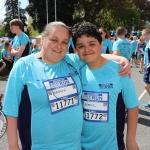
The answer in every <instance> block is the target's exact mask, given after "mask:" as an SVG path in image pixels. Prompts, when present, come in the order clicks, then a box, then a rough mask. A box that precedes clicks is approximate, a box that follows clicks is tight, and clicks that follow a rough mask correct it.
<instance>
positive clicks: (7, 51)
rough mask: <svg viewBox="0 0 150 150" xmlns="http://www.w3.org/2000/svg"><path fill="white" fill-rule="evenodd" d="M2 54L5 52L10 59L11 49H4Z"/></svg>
mask: <svg viewBox="0 0 150 150" xmlns="http://www.w3.org/2000/svg"><path fill="white" fill-rule="evenodd" d="M2 54H4V55H5V56H6V58H8V59H10V51H9V50H6V49H4V50H3V51H2Z"/></svg>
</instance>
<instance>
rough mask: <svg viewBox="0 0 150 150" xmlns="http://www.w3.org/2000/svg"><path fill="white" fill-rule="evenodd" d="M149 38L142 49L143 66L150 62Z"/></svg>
mask: <svg viewBox="0 0 150 150" xmlns="http://www.w3.org/2000/svg"><path fill="white" fill-rule="evenodd" d="M149 59H150V40H149V41H148V43H147V45H146V47H145V51H144V66H145V68H146V67H147V66H148V65H149V64H150V60H149Z"/></svg>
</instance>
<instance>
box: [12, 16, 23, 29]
mask: <svg viewBox="0 0 150 150" xmlns="http://www.w3.org/2000/svg"><path fill="white" fill-rule="evenodd" d="M9 25H10V26H13V25H14V26H19V28H20V29H21V30H22V27H23V23H22V21H21V20H20V19H13V20H11V21H10V22H9Z"/></svg>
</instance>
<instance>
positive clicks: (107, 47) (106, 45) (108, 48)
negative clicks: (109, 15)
mask: <svg viewBox="0 0 150 150" xmlns="http://www.w3.org/2000/svg"><path fill="white" fill-rule="evenodd" d="M99 31H100V34H101V37H102V45H103V49H102V50H101V54H112V42H111V41H110V40H109V39H108V33H107V30H106V29H104V28H100V29H99Z"/></svg>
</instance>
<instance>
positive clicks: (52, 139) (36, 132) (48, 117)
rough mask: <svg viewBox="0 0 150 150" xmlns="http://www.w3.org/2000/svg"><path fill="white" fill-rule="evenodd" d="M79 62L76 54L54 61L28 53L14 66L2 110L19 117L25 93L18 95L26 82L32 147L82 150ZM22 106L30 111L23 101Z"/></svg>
mask: <svg viewBox="0 0 150 150" xmlns="http://www.w3.org/2000/svg"><path fill="white" fill-rule="evenodd" d="M82 64H83V63H82V62H81V61H80V59H79V57H78V56H77V55H75V54H72V55H66V56H65V58H64V59H63V60H62V61H60V62H58V63H57V64H54V65H50V64H45V63H44V62H43V61H42V60H41V59H38V58H37V57H36V55H29V56H26V57H23V58H21V59H19V60H18V61H17V63H16V64H15V66H14V67H13V69H12V71H11V73H10V75H9V79H8V83H7V87H6V91H5V97H4V105H3V112H4V113H5V114H6V115H7V116H12V117H18V115H19V113H20V112H19V105H20V104H21V101H22V99H23V98H24V97H25V96H27V94H25V95H24V96H23V97H22V96H21V93H22V91H23V90H24V88H25V85H26V86H27V87H28V94H29V98H30V103H31V115H30V116H31V130H30V128H29V129H28V130H29V131H28V130H27V133H26V134H27V135H28V132H31V140H32V141H31V143H32V146H31V149H32V150H60V149H61V150H81V141H80V140H81V131H82V125H83V112H82V104H81V94H82V87H81V86H82V85H81V82H80V78H79V74H78V72H79V66H81V65H82ZM26 101H27V98H26V99H25V103H26ZM22 109H26V110H27V111H29V110H28V108H27V107H26V105H25V104H24V105H23V108H22ZM25 116H26V117H25V118H28V117H29V116H28V117H27V115H26V114H25ZM22 119H23V118H22ZM23 130H25V129H23ZM28 140H30V139H28Z"/></svg>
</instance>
